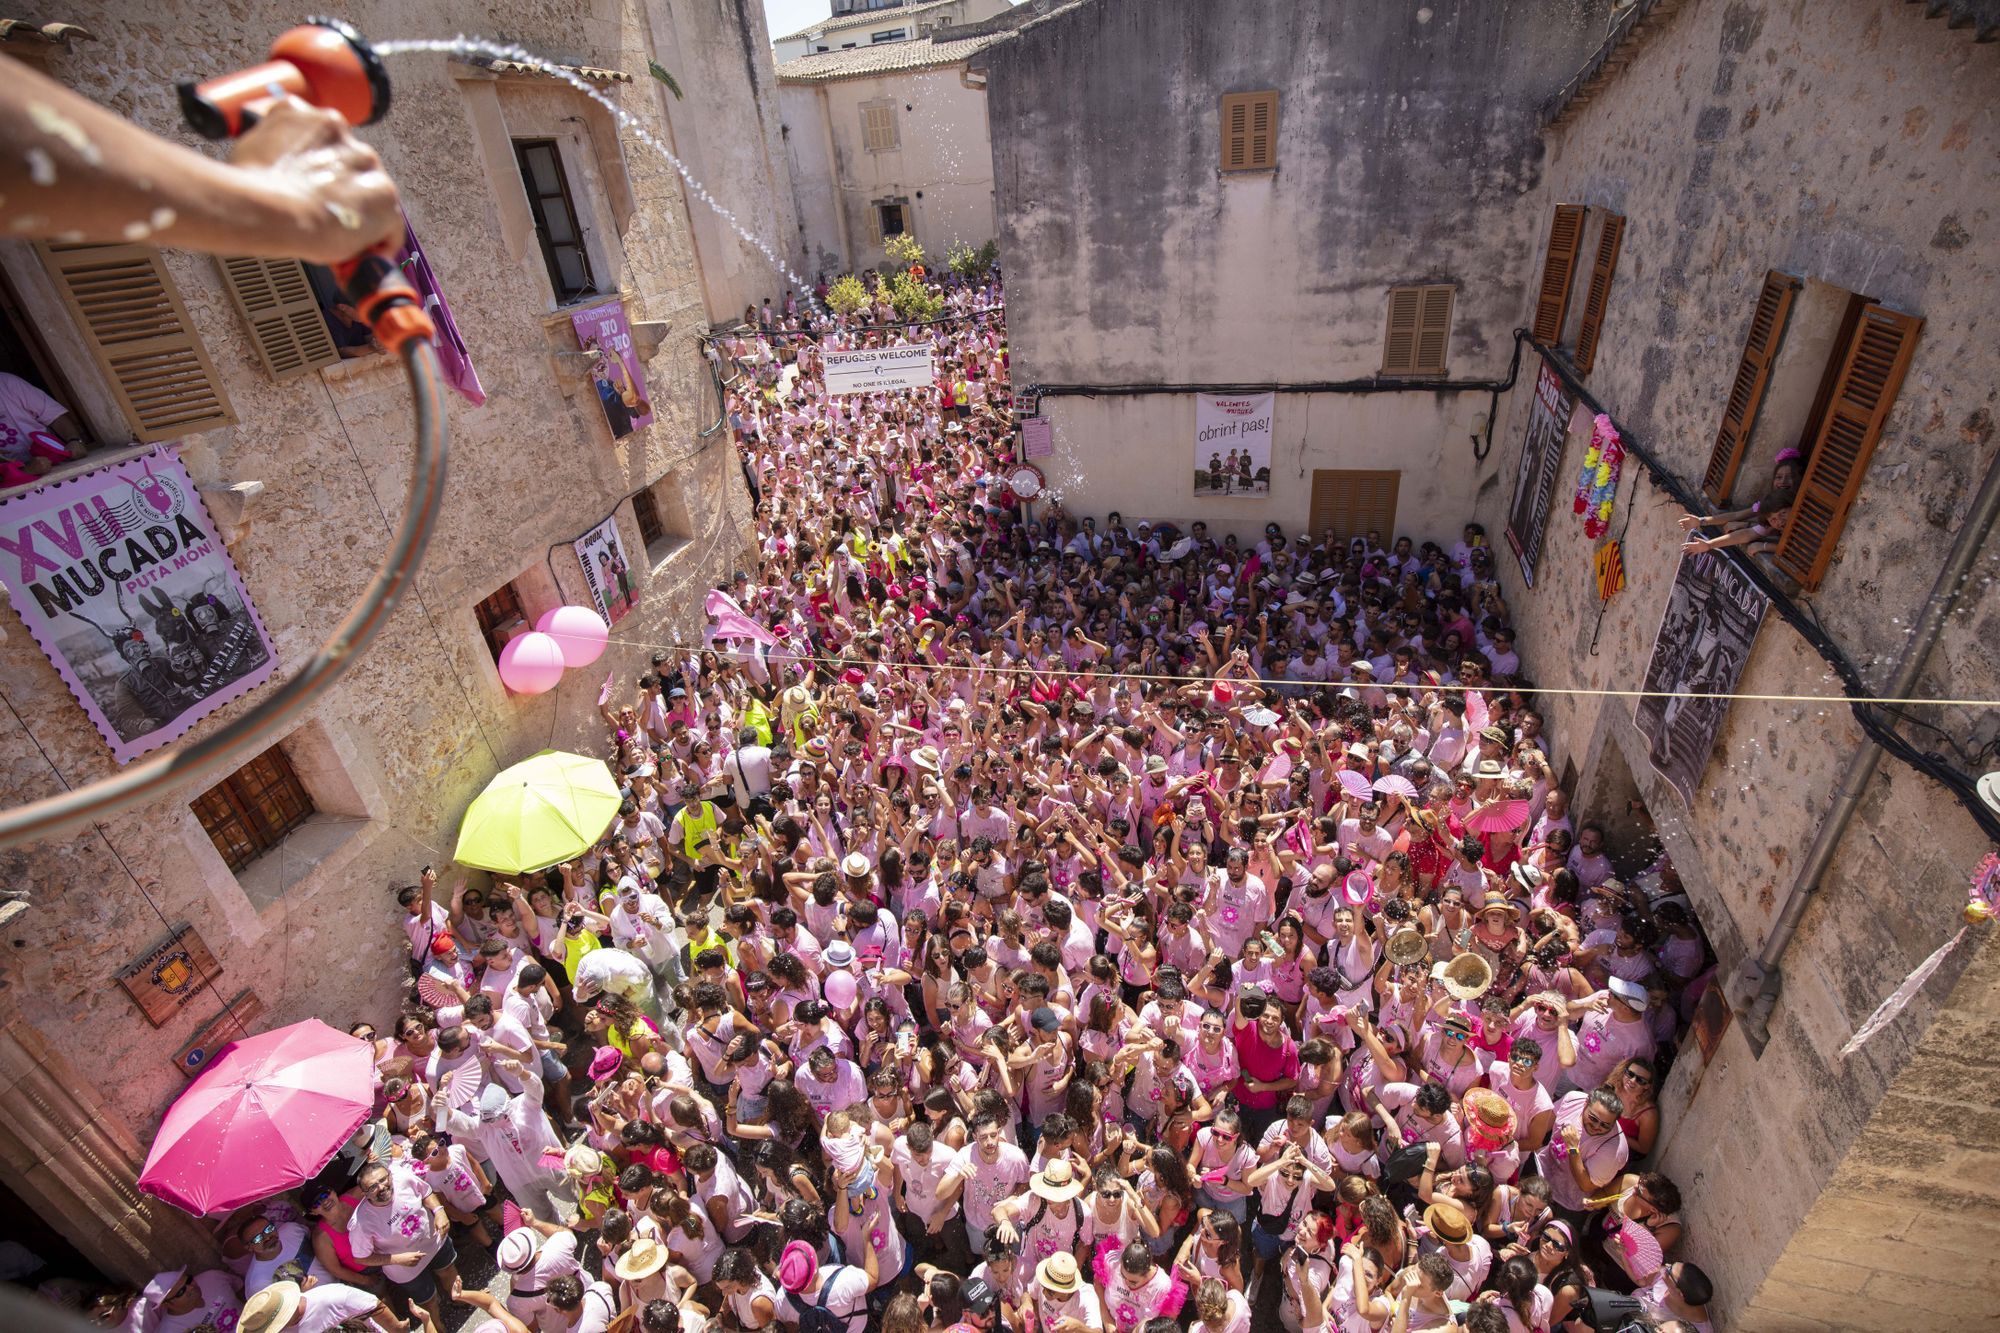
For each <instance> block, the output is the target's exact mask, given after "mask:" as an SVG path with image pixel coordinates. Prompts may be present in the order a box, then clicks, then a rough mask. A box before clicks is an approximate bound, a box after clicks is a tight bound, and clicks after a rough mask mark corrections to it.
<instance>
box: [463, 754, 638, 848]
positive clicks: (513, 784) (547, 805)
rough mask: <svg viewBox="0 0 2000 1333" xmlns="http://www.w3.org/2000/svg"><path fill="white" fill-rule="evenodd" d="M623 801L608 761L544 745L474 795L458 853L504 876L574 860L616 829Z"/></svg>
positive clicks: (466, 815) (505, 770)
mask: <svg viewBox="0 0 2000 1333" xmlns="http://www.w3.org/2000/svg"><path fill="white" fill-rule="evenodd" d="M620 799H621V798H620V797H619V795H618V784H617V783H616V782H613V781H612V780H611V770H609V769H608V768H606V767H605V766H604V761H603V760H602V759H586V758H584V757H583V756H582V755H580V754H565V753H564V752H563V751H561V750H544V751H542V752H541V753H540V754H538V755H533V756H531V757H529V758H527V759H523V760H522V761H521V762H520V763H518V764H515V765H514V766H513V767H512V768H508V769H503V770H502V771H501V772H500V773H499V774H497V775H496V776H495V777H494V779H493V781H491V782H489V783H487V784H486V790H485V791H483V792H481V793H479V795H478V796H477V797H475V798H474V799H473V802H472V805H471V806H470V808H468V809H467V810H466V812H465V819H464V820H463V821H462V822H461V823H460V824H459V826H458V850H457V851H455V852H453V853H452V859H453V860H454V861H456V862H458V863H459V864H460V865H462V866H476V867H478V868H479V869H481V870H491V871H495V872H497V873H499V874H502V875H518V874H521V873H522V872H524V871H529V870H540V869H542V868H543V867H545V866H552V865H555V864H557V863H558V862H562V861H571V860H574V859H576V858H577V857H579V856H581V855H583V854H584V853H585V852H586V851H588V850H590V847H591V845H592V844H594V843H595V842H596V841H597V840H598V839H599V838H600V837H602V836H604V830H606V829H608V828H610V827H611V821H612V820H614V819H616V818H617V817H618V805H619V801H620Z"/></svg>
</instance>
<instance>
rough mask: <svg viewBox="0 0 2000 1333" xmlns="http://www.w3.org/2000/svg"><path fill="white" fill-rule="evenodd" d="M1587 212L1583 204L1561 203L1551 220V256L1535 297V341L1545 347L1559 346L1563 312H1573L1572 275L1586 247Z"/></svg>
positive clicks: (1543, 264) (1564, 313) (1543, 266)
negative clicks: (1584, 246) (1577, 260)
mask: <svg viewBox="0 0 2000 1333" xmlns="http://www.w3.org/2000/svg"><path fill="white" fill-rule="evenodd" d="M1583 213H1584V208H1583V205H1582V204H1557V205H1556V215H1555V219H1554V220H1553V221H1552V222H1550V223H1549V257H1548V258H1547V259H1546V260H1544V261H1543V263H1542V290H1541V292H1540V294H1539V295H1537V296H1536V297H1535V326H1534V335H1535V341H1536V342H1538V343H1540V344H1542V346H1544V347H1553V346H1555V345H1556V341H1557V340H1558V339H1559V338H1561V337H1562V328H1563V316H1564V315H1566V314H1568V313H1569V288H1570V279H1571V278H1573V277H1574V276H1575V275H1576V257H1577V252H1578V251H1579V250H1581V249H1582V248H1583Z"/></svg>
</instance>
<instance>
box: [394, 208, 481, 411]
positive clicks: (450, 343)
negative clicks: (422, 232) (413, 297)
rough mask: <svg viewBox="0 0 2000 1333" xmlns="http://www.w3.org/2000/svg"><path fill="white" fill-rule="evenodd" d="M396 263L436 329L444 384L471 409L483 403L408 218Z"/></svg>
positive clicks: (465, 352)
mask: <svg viewBox="0 0 2000 1333" xmlns="http://www.w3.org/2000/svg"><path fill="white" fill-rule="evenodd" d="M396 262H397V263H398V264H401V265H402V266H403V276H404V277H406V278H408V279H409V280H410V285H411V286H412V287H415V288H416V289H417V295H418V296H420V297H422V298H423V303H424V313H425V314H427V315H429V316H430V317H431V322H432V323H433V324H435V325H437V357H438V369H439V370H441V371H443V372H444V382H445V383H446V384H449V385H450V386H451V387H452V388H454V389H456V390H458V392H459V395H460V396H461V397H462V398H464V399H465V401H467V402H468V403H471V404H473V405H474V406H475V407H476V406H478V405H480V404H482V403H484V402H485V401H486V390H485V389H483V388H481V387H480V385H479V372H478V371H476V370H474V369H473V368H472V353H471V352H470V351H468V350H467V349H466V346H465V339H464V337H463V336H461V335H460V333H459V331H458V322H457V321H456V320H454V319H453V318H452V317H451V305H450V303H449V302H447V301H446V300H445V299H444V288H443V287H442V286H440V285H439V283H438V280H437V274H436V273H434V272H432V271H431V261H430V260H429V259H427V258H425V256H424V247H423V246H422V245H421V244H420V243H419V242H418V241H417V233H416V232H414V231H412V230H411V229H410V221H409V219H408V218H405V219H403V251H402V253H401V254H400V255H398V256H397V258H396Z"/></svg>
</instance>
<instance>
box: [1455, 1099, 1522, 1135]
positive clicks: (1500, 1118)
mask: <svg viewBox="0 0 2000 1333" xmlns="http://www.w3.org/2000/svg"><path fill="white" fill-rule="evenodd" d="M1464 1105H1465V1113H1466V1117H1467V1120H1466V1129H1467V1130H1468V1131H1470V1132H1471V1133H1472V1135H1473V1137H1474V1138H1475V1139H1485V1140H1486V1141H1487V1142H1488V1143H1491V1144H1494V1145H1496V1146H1497V1145H1499V1144H1505V1143H1512V1142H1513V1141H1514V1135H1515V1132H1516V1131H1517V1130H1518V1129H1519V1128H1520V1121H1519V1119H1518V1118H1517V1117H1516V1116H1515V1114H1514V1108H1513V1107H1512V1106H1511V1105H1509V1104H1508V1102H1507V1099H1506V1098H1505V1097H1502V1096H1501V1095H1500V1094H1499V1093H1497V1092H1495V1091H1493V1089H1491V1088H1468V1089H1466V1093H1465V1098H1464Z"/></svg>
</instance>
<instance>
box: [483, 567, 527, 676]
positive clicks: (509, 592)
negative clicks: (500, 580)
mask: <svg viewBox="0 0 2000 1333" xmlns="http://www.w3.org/2000/svg"><path fill="white" fill-rule="evenodd" d="M472 617H473V619H474V620H477V621H478V622H479V632H480V634H481V635H482V636H484V638H485V639H486V647H487V650H488V651H489V652H491V653H492V654H493V660H494V661H495V662H498V661H499V660H500V650H501V649H502V648H505V647H506V646H507V640H509V639H511V638H513V637H514V634H515V632H516V631H518V630H519V629H520V628H521V626H523V625H525V624H527V623H528V617H527V616H526V615H525V614H523V612H522V611H521V597H520V594H518V593H516V592H515V591H514V585H513V584H511V583H506V584H502V585H501V587H500V590H499V591H498V592H496V593H494V594H493V595H492V596H491V597H488V598H486V599H485V600H484V601H482V602H480V603H479V605H477V606H475V607H473V608H472Z"/></svg>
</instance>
